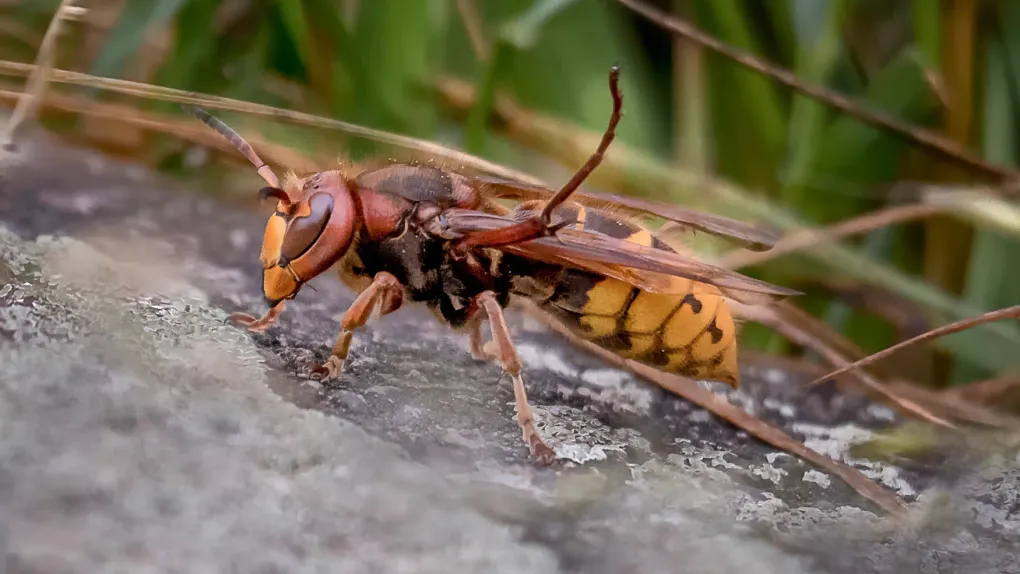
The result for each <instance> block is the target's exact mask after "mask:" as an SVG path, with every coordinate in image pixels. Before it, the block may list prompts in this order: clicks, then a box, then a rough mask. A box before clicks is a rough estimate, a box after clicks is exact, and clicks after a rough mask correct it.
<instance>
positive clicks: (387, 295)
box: [312, 271, 404, 381]
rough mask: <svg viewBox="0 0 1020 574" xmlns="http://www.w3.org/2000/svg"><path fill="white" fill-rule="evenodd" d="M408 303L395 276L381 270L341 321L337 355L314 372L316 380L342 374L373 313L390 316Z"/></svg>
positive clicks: (336, 347)
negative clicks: (356, 332)
mask: <svg viewBox="0 0 1020 574" xmlns="http://www.w3.org/2000/svg"><path fill="white" fill-rule="evenodd" d="M403 302H404V286H403V285H401V284H400V281H399V280H398V279H397V278H396V277H394V276H393V275H391V274H389V273H387V272H385V271H380V272H379V273H377V274H376V275H375V277H374V278H373V279H372V284H371V285H369V286H368V287H367V288H366V289H365V290H364V291H362V292H361V293H360V294H359V295H358V298H357V299H355V300H354V303H351V306H350V307H348V308H347V311H346V312H344V318H343V320H342V321H341V322H340V335H339V336H337V339H336V344H334V345H333V352H332V353H330V355H329V359H327V360H326V362H325V363H323V364H322V365H319V366H317V367H315V368H314V369H313V370H312V377H313V378H315V379H317V380H320V381H328V380H330V379H333V378H336V376H337V375H339V374H340V369H341V368H343V366H344V361H345V360H347V353H348V351H350V348H351V340H352V339H353V338H354V330H355V329H358V328H360V327H363V326H364V325H365V323H367V322H368V319H369V318H370V317H371V316H372V313H373V312H374V311H375V310H376V309H378V310H379V315H380V316H382V315H388V314H390V313H392V312H394V311H396V310H397V309H399V308H400V306H401V305H402V304H403Z"/></svg>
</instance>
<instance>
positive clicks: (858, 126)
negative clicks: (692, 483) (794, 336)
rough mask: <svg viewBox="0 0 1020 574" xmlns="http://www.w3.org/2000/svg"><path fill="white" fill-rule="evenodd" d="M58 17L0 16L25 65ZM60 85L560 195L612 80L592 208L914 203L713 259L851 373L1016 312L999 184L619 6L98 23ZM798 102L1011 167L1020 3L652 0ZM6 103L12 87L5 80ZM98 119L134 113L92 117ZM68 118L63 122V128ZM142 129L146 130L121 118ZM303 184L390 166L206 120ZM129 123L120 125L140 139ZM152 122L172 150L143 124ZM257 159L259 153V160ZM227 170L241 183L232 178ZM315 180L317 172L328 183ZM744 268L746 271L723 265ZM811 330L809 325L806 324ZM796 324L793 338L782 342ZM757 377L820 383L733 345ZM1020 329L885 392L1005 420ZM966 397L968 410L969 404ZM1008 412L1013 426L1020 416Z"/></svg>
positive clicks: (79, 98) (903, 374)
mask: <svg viewBox="0 0 1020 574" xmlns="http://www.w3.org/2000/svg"><path fill="white" fill-rule="evenodd" d="M58 4H59V2H58V1H57V0H20V1H19V0H0V51H2V53H3V54H4V56H3V58H4V59H5V60H7V61H8V62H23V63H30V62H32V61H33V60H34V59H35V57H36V53H37V51H38V48H39V45H40V43H41V41H42V38H43V35H44V33H45V31H46V28H47V25H48V23H49V21H50V19H51V18H52V16H53V14H54V12H55V10H56V9H57V6H58ZM80 4H81V5H82V6H84V7H85V8H87V11H86V12H85V13H84V14H83V15H82V16H81V17H79V18H76V19H74V20H72V21H69V22H67V23H66V24H65V28H64V30H63V32H62V34H61V36H60V38H59V40H58V44H57V50H56V60H55V62H54V65H55V66H56V67H58V68H61V69H64V70H76V71H80V72H87V73H89V74H95V75H98V76H106V77H111V78H122V79H128V80H133V81H137V82H145V83H151V84H156V85H160V86H167V87H172V88H178V89H183V90H189V91H196V92H201V93H204V94H210V95H219V96H226V97H230V98H236V99H240V100H245V101H250V102H256V103H261V104H268V105H273V106H279V107H282V108H287V109H291V110H296V111H302V112H307V113H312V114H317V115H321V116H326V117H332V118H337V119H342V120H345V121H349V122H354V123H358V124H361V125H365V126H369V127H372V128H376V129H381V130H387V131H393V132H397V133H400V134H406V135H410V136H415V137H419V138H423V139H429V140H434V141H438V142H442V143H445V144H447V145H450V146H453V147H457V148H461V149H464V150H466V151H468V152H471V153H474V154H477V155H480V156H482V157H485V158H488V159H491V160H495V161H498V162H502V163H506V164H508V165H511V166H513V167H515V168H518V169H522V170H524V171H527V172H529V173H533V174H534V175H536V176H538V177H541V178H543V179H546V180H547V181H548V182H550V183H551V184H553V185H556V184H558V183H560V182H562V181H565V179H566V178H568V177H569V176H570V174H571V172H572V171H573V170H574V169H576V168H577V167H578V166H580V165H581V164H582V163H583V162H584V161H585V160H586V159H587V157H588V155H589V154H590V153H591V152H592V151H594V149H595V147H596V145H597V141H598V137H600V135H601V132H602V130H603V129H604V128H605V125H606V122H607V121H608V118H609V112H610V109H611V107H610V104H611V100H610V95H609V90H608V84H607V74H608V72H609V69H610V67H611V66H612V65H613V64H614V63H619V64H620V66H621V71H622V75H621V85H622V89H623V93H624V118H623V121H622V124H621V126H620V129H619V136H618V138H617V141H616V143H615V144H614V146H613V147H612V148H611V149H610V152H609V154H608V157H607V159H606V162H605V163H604V164H603V166H602V167H600V168H599V169H598V170H597V171H596V173H595V174H594V176H593V177H592V178H591V179H590V180H589V185H590V186H591V187H592V188H595V189H598V190H601V191H610V192H615V193H621V194H632V195H636V196H641V197H646V198H653V199H656V200H659V201H667V202H674V203H678V204H682V205H686V206H689V207H693V208H696V209H703V210H707V211H712V212H715V213H719V214H722V215H727V216H731V217H737V218H740V219H744V220H747V221H752V222H759V223H761V224H764V225H768V226H772V227H774V228H777V229H779V230H782V231H784V232H793V231H795V230H797V229H799V228H802V227H819V226H829V225H833V224H837V223H840V222H843V221H846V220H849V219H851V218H853V217H855V216H860V215H862V214H866V213H869V212H874V211H876V210H881V209H886V208H895V207H897V206H903V205H905V204H917V205H923V206H928V208H927V209H925V210H922V211H918V212H917V213H916V214H915V215H913V216H911V217H909V218H904V219H903V220H900V221H895V222H893V223H892V224H889V225H873V226H871V227H873V228H874V229H871V230H870V231H868V232H867V233H859V234H851V235H847V236H844V237H842V238H840V239H839V240H837V241H831V242H825V241H822V240H814V241H808V242H806V244H805V245H803V246H802V247H800V248H798V249H795V250H790V251H789V252H786V253H781V254H777V255H776V256H773V257H771V258H767V259H766V258H762V259H744V260H741V258H740V257H737V258H736V259H727V258H726V255H725V254H724V253H723V252H722V251H719V250H718V249H717V247H718V245H717V244H712V243H709V242H704V243H705V245H702V243H703V242H702V241H701V240H702V239H704V238H699V237H696V238H694V241H695V243H696V245H697V246H698V247H699V249H702V250H703V251H702V252H703V253H704V254H705V256H706V257H708V258H710V259H712V260H713V261H716V262H720V263H725V262H729V263H730V264H731V266H732V267H734V268H738V269H739V270H740V271H741V272H744V273H746V274H749V275H752V276H755V277H759V278H762V279H766V280H768V281H771V282H774V283H777V284H780V285H783V286H787V287H791V288H794V289H798V290H801V291H804V292H805V293H806V294H805V295H804V296H802V297H799V298H797V299H796V300H795V301H794V303H795V304H796V305H797V306H798V307H800V308H801V309H803V310H804V311H807V312H808V313H809V317H811V318H813V319H814V320H815V321H816V323H814V324H813V329H814V330H815V331H814V332H815V334H816V336H817V337H818V338H819V339H820V340H824V341H825V344H827V345H829V346H831V347H833V348H836V349H838V350H839V351H840V352H841V353H843V355H844V356H846V357H848V358H851V359H854V358H859V357H861V356H863V355H865V354H867V353H870V352H875V351H878V350H880V349H883V348H885V347H887V346H889V345H892V344H894V343H896V342H899V341H902V340H904V339H907V338H909V337H911V336H914V335H917V334H920V333H922V332H924V331H926V330H928V329H930V328H933V327H936V326H938V325H942V324H945V323H947V322H951V321H956V320H960V319H963V318H966V317H970V316H974V315H978V314H980V313H982V312H986V311H990V310H994V309H997V308H1001V307H1005V306H1010V305H1015V304H1018V303H1020V288H1018V287H1017V285H1018V284H1020V259H1018V255H1017V251H1018V247H1020V243H1018V241H1020V210H1018V207H1017V205H1016V203H1015V202H1013V201H1010V200H1009V199H1008V198H1007V196H1005V195H1003V194H1002V193H1001V189H1000V186H998V184H997V183H996V182H994V181H991V182H990V181H987V180H983V179H981V178H980V177H978V176H976V175H975V174H974V173H973V172H968V171H964V170H962V169H960V168H958V167H957V166H956V165H955V164H953V163H952V162H950V161H947V160H946V159H945V158H940V157H938V156H934V155H932V154H930V153H927V152H925V151H924V150H921V149H919V148H917V147H916V146H912V145H910V144H909V143H906V142H905V141H904V140H903V139H901V138H898V137H896V136H895V135H892V134H889V133H886V132H884V131H882V130H880V129H877V128H874V127H870V126H868V125H866V124H864V123H861V122H860V121H858V120H856V119H853V118H851V117H848V116H847V115H845V114H842V113H840V112H838V111H835V110H833V109H832V108H830V107H827V106H826V105H824V104H822V103H819V102H817V101H814V100H811V99H808V98H806V97H803V96H799V95H796V94H795V93H794V92H793V91H791V90H790V89H788V88H787V87H784V86H783V85H782V84H781V83H779V82H776V81H775V80H773V79H771V78H769V77H766V76H764V75H762V74H760V73H757V72H754V71H752V70H748V69H746V68H744V67H741V66H740V65H738V64H736V63H734V62H733V61H731V60H729V59H726V58H724V57H722V56H720V55H719V54H716V53H714V52H711V51H708V50H706V49H704V48H703V47H700V46H698V45H697V44H695V43H692V42H690V41H686V40H684V39H682V38H680V37H677V36H674V35H671V34H670V32H669V31H668V30H666V29H664V28H663V27H662V26H659V25H657V24H655V23H654V22H651V21H649V20H648V19H645V18H643V17H641V16H639V15H637V14H636V13H634V12H633V11H631V10H629V9H628V8H627V7H626V6H624V5H622V4H621V3H619V2H617V1H615V0H426V1H423V0H360V1H359V0H222V1H221V0H160V1H159V2H154V1H152V0H91V1H88V2H81V3H80ZM649 5H651V6H654V7H656V8H658V9H660V10H664V11H667V12H670V13H672V14H675V15H677V16H679V17H681V18H683V19H685V20H686V21H688V22H691V23H692V24H694V25H696V26H697V27H698V28H699V29H701V30H703V31H705V32H707V33H709V34H711V35H713V36H715V37H716V38H718V39H720V40H722V41H724V42H725V43H727V44H729V45H731V46H733V47H735V48H738V49H741V50H744V51H746V52H748V53H750V54H754V55H756V56H758V57H760V58H762V59H764V60H766V61H768V62H771V63H773V64H775V65H778V66H780V67H783V68H787V69H789V70H791V71H792V72H793V73H795V74H796V75H797V76H798V77H799V78H800V79H802V80H803V81H805V82H807V83H810V84H815V85H823V86H826V87H828V88H831V89H833V90H836V91H838V92H840V93H843V94H845V95H847V96H850V97H852V98H854V99H857V100H860V101H864V102H867V104H868V105H869V106H870V107H872V108H875V109H879V110H883V111H885V112H887V113H889V114H891V115H893V116H895V117H897V118H900V119H902V120H904V121H907V122H910V123H912V124H916V125H918V126H924V127H926V128H929V129H931V130H934V131H937V132H939V133H941V134H943V135H946V136H948V137H950V138H952V139H953V140H956V141H958V142H961V143H964V144H966V145H967V146H969V147H970V148H971V149H973V150H975V151H976V153H978V154H979V155H981V156H983V157H984V158H986V159H987V160H988V161H991V162H994V163H997V164H1001V165H1006V166H1011V167H1012V166H1013V165H1014V164H1015V162H1016V160H1017V136H1018V127H1020V124H1018V122H1017V113H1018V111H1020V3H1017V2H1013V1H1010V0H1002V1H993V0H944V1H942V2H938V1H935V0H770V1H768V2H762V1H755V0H654V1H652V0H650V1H649ZM3 70H4V73H3V78H2V79H0V81H2V86H0V88H2V90H3V93H4V94H5V98H4V102H5V103H6V104H7V105H9V106H13V103H14V99H13V98H14V96H15V95H16V94H17V93H18V92H20V91H21V90H22V89H23V87H24V81H25V77H26V76H27V73H26V72H25V68H24V67H20V68H19V67H17V66H12V65H7V66H5V67H4V68H3ZM51 95H52V96H54V97H56V96H57V95H60V97H63V98H64V99H62V100H57V99H54V100H53V101H52V105H49V104H48V105H45V106H43V108H42V110H41V111H40V118H41V120H42V122H43V123H44V124H45V125H46V126H47V127H48V128H51V129H53V130H54V131H56V132H57V133H59V134H61V135H62V136H63V137H66V138H69V139H70V140H72V141H75V142H77V143H80V144H85V145H90V146H96V147H100V148H102V149H103V150H105V151H108V152H109V153H113V154H117V155H119V156H122V157H125V158H130V159H132V160H135V161H141V162H145V163H147V164H149V165H151V166H153V167H154V168H157V169H160V170H164V171H166V172H167V173H170V174H173V175H174V176H176V177H180V178H185V180H186V181H191V182H195V183H194V187H195V189H201V190H215V192H216V193H222V194H223V195H224V196H225V197H230V198H237V200H238V201H245V202H248V203H254V202H252V201H251V199H252V197H253V191H254V190H255V189H256V188H257V186H258V181H257V180H256V178H255V177H254V173H253V172H252V171H251V170H250V166H247V165H246V164H244V163H243V161H244V160H243V158H238V157H236V154H231V153H222V154H221V153H219V151H226V150H219V151H217V155H216V158H217V159H218V160H222V161H217V162H215V163H213V162H209V161H205V160H207V159H209V156H207V155H205V156H204V155H203V154H202V150H203V149H206V148H200V147H197V146H196V145H195V144H196V143H202V142H200V141H198V140H196V139H195V138H194V137H190V136H189V135H188V134H190V133H191V132H184V131H180V130H179V131H177V132H176V133H167V132H168V131H172V130H169V129H165V128H166V127H167V126H179V125H188V126H191V129H195V130H196V131H198V130H201V128H200V127H199V128H197V129H196V127H195V124H194V121H193V120H191V119H190V118H187V117H185V116H184V115H183V114H182V113H181V112H180V109H179V107H178V106H177V104H174V103H170V102H166V101H156V100H149V99H145V98H138V97H128V96H124V95H114V94H112V93H110V92H106V91H99V90H95V89H88V88H86V87H83V86H80V85H79V86H73V85H68V84H67V83H58V84H57V85H54V86H53V87H52V89H51ZM103 105H112V106H124V108H104V109H107V110H111V109H113V110H117V109H121V110H123V109H128V110H131V113H127V112H122V113H114V114H111V113H106V115H102V114H98V115H97V114H96V113H93V112H95V111H96V110H99V109H100V108H99V107H97V106H103ZM75 106H77V108H76V107H75ZM135 114H137V116H135ZM217 115H219V116H220V117H222V118H223V119H224V120H226V121H227V122H228V123H230V124H231V125H232V126H234V127H235V128H236V129H238V131H240V132H241V133H242V134H244V135H245V136H246V137H247V136H250V135H254V134H258V135H259V136H260V137H261V138H263V139H265V140H269V141H272V142H274V143H276V144H279V145H280V146H283V147H285V148H287V149H291V150H293V151H294V153H295V154H296V155H295V156H294V157H299V158H307V160H306V161H305V160H302V161H305V163H303V164H302V165H290V166H288V167H291V168H293V169H296V170H299V171H303V170H310V169H313V168H314V162H315V161H321V159H322V158H325V161H326V162H328V161H331V160H333V159H335V158H336V157H337V156H340V155H348V156H354V157H360V156H362V155H365V154H379V153H381V154H384V155H386V154H393V153H398V152H397V151H395V150H393V148H387V147H385V146H380V145H377V144H374V143H373V142H371V141H369V140H366V139H364V138H353V137H350V136H348V135H346V134H344V133H342V132H339V131H336V130H327V129H312V128H309V127H298V126H294V125H288V124H285V123H283V122H275V121H272V120H270V119H267V118H265V117H255V116H246V115H245V114H239V113H232V112H217ZM129 116H131V117H129ZM141 117H148V118H162V120H161V121H164V122H166V123H165V124H163V128H159V127H156V128H153V126H152V125H149V126H146V125H144V122H140V121H133V120H132V118H134V120H137V119H138V118H141ZM266 155H271V154H268V153H267V154H266ZM239 159H240V161H238V160H239ZM319 167H321V163H320V164H319ZM738 255H739V254H738ZM803 319H804V318H801V320H803ZM791 320H792V319H791ZM743 348H744V349H745V351H744V356H745V357H748V359H747V360H762V361H768V360H773V361H780V362H783V364H784V365H788V366H790V368H805V369H814V371H813V372H817V373H818V374H821V373H823V372H825V370H826V369H827V368H828V367H829V365H826V364H825V363H823V362H821V361H820V360H819V359H817V358H816V356H815V355H814V354H813V353H812V352H811V351H810V350H806V349H804V348H803V347H802V346H801V345H797V344H794V343H792V342H790V340H789V339H788V338H787V337H785V336H782V335H779V334H777V332H776V329H774V328H772V327H768V326H762V325H758V324H748V325H747V326H746V327H745V331H744V342H743ZM1017 349H1020V328H1018V325H1017V322H1016V321H1006V322H998V323H994V324H989V325H985V326H982V327H979V328H974V329H970V330H967V331H965V332H963V333H959V334H956V335H953V336H950V337H946V338H942V339H939V340H937V341H934V342H932V343H930V344H924V345H920V346H917V347H914V348H912V349H909V350H906V351H904V352H902V353H899V354H897V355H895V356H893V357H891V358H889V359H888V360H885V361H883V362H882V363H881V364H880V365H879V366H878V371H876V372H879V373H882V374H884V375H886V376H888V377H893V378H895V379H899V380H906V381H910V382H913V383H917V384H920V385H923V386H926V387H929V388H935V389H942V390H945V391H947V392H957V393H968V395H967V396H970V397H971V398H972V399H973V400H976V401H979V402H985V403H995V404H997V405H998V406H1005V407H1008V406H1009V405H1010V400H1011V399H1010V398H1009V397H1010V396H1012V395H1011V394H1010V393H1012V388H1013V383H1014V382H1015V380H1016V378H1017V377H1018V376H1020V353H1017V352H1016V350H1017ZM960 396H964V395H962V394H961V395H960ZM1013 404H1016V405H1020V400H1016V401H1015V402H1014V403H1013Z"/></svg>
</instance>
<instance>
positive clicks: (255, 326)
mask: <svg viewBox="0 0 1020 574" xmlns="http://www.w3.org/2000/svg"><path fill="white" fill-rule="evenodd" d="M283 303H284V302H283V301H280V302H279V303H277V304H276V305H273V306H272V307H270V308H269V310H268V311H266V314H265V315H263V316H262V317H255V316H254V315H249V314H247V313H231V314H230V319H229V320H230V321H231V322H232V323H234V324H235V325H240V326H242V327H247V328H248V330H249V331H252V332H256V333H257V332H261V331H265V330H266V329H268V328H269V327H271V326H272V325H273V323H275V322H276V318H277V317H279V316H280V313H283Z"/></svg>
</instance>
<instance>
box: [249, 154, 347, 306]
mask: <svg viewBox="0 0 1020 574" xmlns="http://www.w3.org/2000/svg"><path fill="white" fill-rule="evenodd" d="M301 188H302V189H301V192H303V193H305V194H307V195H305V197H304V198H303V199H301V200H300V201H295V202H291V201H290V199H289V197H288V195H286V194H282V193H279V194H275V195H274V196H275V197H277V198H278V199H279V202H278V203H277V208H276V213H274V214H273V215H272V216H271V217H270V218H269V221H268V222H267V223H266V231H265V235H264V237H263V240H262V252H261V254H260V256H259V259H260V260H261V261H262V294H263V295H264V296H265V298H266V301H267V302H268V303H269V304H270V305H275V304H276V303H277V302H279V301H282V300H283V299H293V298H294V296H296V295H297V293H298V291H299V290H300V289H301V286H302V285H303V284H304V283H305V282H307V281H309V280H310V279H312V278H313V277H315V276H316V275H319V274H320V273H322V272H323V271H325V270H326V269H328V268H329V267H330V266H331V265H332V264H333V263H335V262H336V261H337V260H338V259H339V258H340V257H342V256H343V255H344V253H346V251H347V248H348V247H350V244H351V239H352V237H353V234H354V227H355V221H356V218H357V215H356V213H355V210H354V202H353V200H352V199H351V195H350V192H349V191H348V189H347V187H346V185H344V184H343V181H342V179H340V177H339V174H336V175H335V176H334V173H332V172H327V173H323V174H317V175H316V176H312V177H310V178H308V179H307V180H305V181H304V185H303V186H301Z"/></svg>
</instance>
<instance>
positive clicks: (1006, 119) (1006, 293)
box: [950, 39, 1020, 384]
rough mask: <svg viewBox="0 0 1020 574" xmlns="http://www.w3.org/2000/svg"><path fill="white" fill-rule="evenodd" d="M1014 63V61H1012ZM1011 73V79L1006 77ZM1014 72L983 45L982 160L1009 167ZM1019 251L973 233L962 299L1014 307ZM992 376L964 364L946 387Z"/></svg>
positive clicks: (994, 43) (998, 237)
mask: <svg viewBox="0 0 1020 574" xmlns="http://www.w3.org/2000/svg"><path fill="white" fill-rule="evenodd" d="M1017 64H1020V62H1017ZM1011 72H1012V74H1011ZM1018 72H1020V66H1015V67H1014V68H1013V69H1012V70H1009V69H1007V63H1006V59H1005V57H1004V54H1003V46H1002V44H1001V43H1000V42H999V41H998V40H997V39H993V40H991V41H989V43H988V47H987V52H986V68H985V101H984V105H983V106H982V110H983V113H984V129H983V142H982V144H983V145H982V147H983V149H984V155H985V157H987V158H988V159H989V160H991V161H995V162H999V163H1002V164H1006V165H1009V164H1013V163H1015V162H1014V161H1013V158H1014V157H1016V153H1017V135H1016V131H1015V129H1014V126H1015V125H1016V120H1017V114H1016V109H1017V108H1016V106H1015V100H1012V99H1011V94H1010V86H1009V77H1010V76H1011V75H1016V73H1018ZM1018 251H1020V241H1017V239H1016V238H1011V237H1008V236H1005V235H1003V234H1002V233H999V232H998V231H996V230H993V229H985V228H979V229H977V230H976V231H975V237H974V243H973V245H972V248H971V259H970V267H969V269H968V273H967V282H966V284H965V286H964V292H963V295H964V298H965V299H966V300H967V301H968V302H970V303H971V304H973V305H974V306H979V307H983V308H986V309H995V308H1002V307H1009V306H1012V305H1016V304H1018V303H1020V292H1018V290H1017V286H1018V285H1020V267H1018V266H1016V265H1008V264H1006V262H1007V261H1010V260H1011V259H1015V254H1016V253H1017V252H1018ZM994 374H995V373H994V372H993V371H991V370H990V369H988V368H987V367H985V366H983V365H976V364H974V363H973V362H970V361H966V362H962V363H960V364H958V365H957V366H956V368H955V370H954V372H953V373H952V376H951V379H950V380H951V382H952V383H954V384H962V383H967V382H971V381H974V380H979V379H985V378H988V377H990V376H993V375H994Z"/></svg>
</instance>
